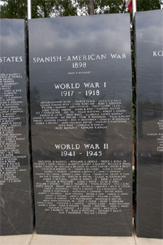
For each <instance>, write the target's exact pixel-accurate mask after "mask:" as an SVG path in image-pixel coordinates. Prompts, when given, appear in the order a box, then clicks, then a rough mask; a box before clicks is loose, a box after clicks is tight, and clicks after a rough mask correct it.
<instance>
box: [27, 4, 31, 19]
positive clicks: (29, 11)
mask: <svg viewBox="0 0 163 245" xmlns="http://www.w3.org/2000/svg"><path fill="white" fill-rule="evenodd" d="M27 2H28V20H30V19H31V0H27Z"/></svg>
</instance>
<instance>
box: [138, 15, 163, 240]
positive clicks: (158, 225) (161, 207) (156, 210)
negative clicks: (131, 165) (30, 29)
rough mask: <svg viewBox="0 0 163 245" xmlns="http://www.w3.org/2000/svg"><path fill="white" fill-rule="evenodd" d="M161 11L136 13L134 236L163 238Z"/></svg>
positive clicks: (162, 50) (162, 18) (162, 47)
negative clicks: (135, 233) (135, 190)
mask: <svg viewBox="0 0 163 245" xmlns="http://www.w3.org/2000/svg"><path fill="white" fill-rule="evenodd" d="M162 20H163V11H162V10H157V11H148V12H141V13H140V12H138V13H136V21H135V30H136V59H137V60H136V64H137V67H136V70H137V168H136V172H137V174H136V176H137V195H136V232H137V235H138V236H141V237H151V238H163V218H162V217H163V182H162V181H163V21H162Z"/></svg>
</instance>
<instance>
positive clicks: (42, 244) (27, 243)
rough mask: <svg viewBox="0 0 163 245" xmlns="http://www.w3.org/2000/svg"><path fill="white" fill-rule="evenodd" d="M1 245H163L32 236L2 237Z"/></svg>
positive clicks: (145, 241)
mask: <svg viewBox="0 0 163 245" xmlns="http://www.w3.org/2000/svg"><path fill="white" fill-rule="evenodd" d="M0 245H163V240H162V239H146V238H137V237H136V235H135V231H134V230H133V235H132V237H91V236H90V237H89V236H55V235H37V234H36V233H35V232H34V233H33V234H32V235H18V236H2V237H0Z"/></svg>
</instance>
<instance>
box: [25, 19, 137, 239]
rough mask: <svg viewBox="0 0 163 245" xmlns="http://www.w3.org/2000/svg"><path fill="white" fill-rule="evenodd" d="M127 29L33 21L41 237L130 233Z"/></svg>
mask: <svg viewBox="0 0 163 245" xmlns="http://www.w3.org/2000/svg"><path fill="white" fill-rule="evenodd" d="M104 23H105V24H104ZM129 23H130V21H129V15H128V14H125V15H124V14H123V15H119V14H116V15H103V16H91V17H90V16H87V17H68V18H55V19H40V20H30V21H29V62H30V89H31V96H30V97H31V115H32V118H31V123H32V151H33V162H34V163H33V164H34V188H35V204H36V231H37V233H44V234H64V235H104V236H105V235H131V233H132V211H131V210H132V207H131V202H132V191H131V188H132V160H131V156H132V154H131V151H132V116H131V115H132V108H131V105H132V102H131V101H132V98H131V97H132V86H131V54H130V28H129V26H130V24H129ZM42 30H44V32H42ZM122 30H123V31H122ZM47 37H48V38H47Z"/></svg>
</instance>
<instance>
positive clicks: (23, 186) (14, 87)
mask: <svg viewBox="0 0 163 245" xmlns="http://www.w3.org/2000/svg"><path fill="white" fill-rule="evenodd" d="M25 42H26V38H25V21H24V20H8V19H1V20H0V48H1V51H0V67H1V69H0V200H1V201H0V235H15V234H28V233H32V232H33V210H32V195H31V178H30V163H29V159H30V157H29V143H28V140H29V137H28V116H29V115H28V113H27V92H26V86H27V84H26V57H25Z"/></svg>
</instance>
